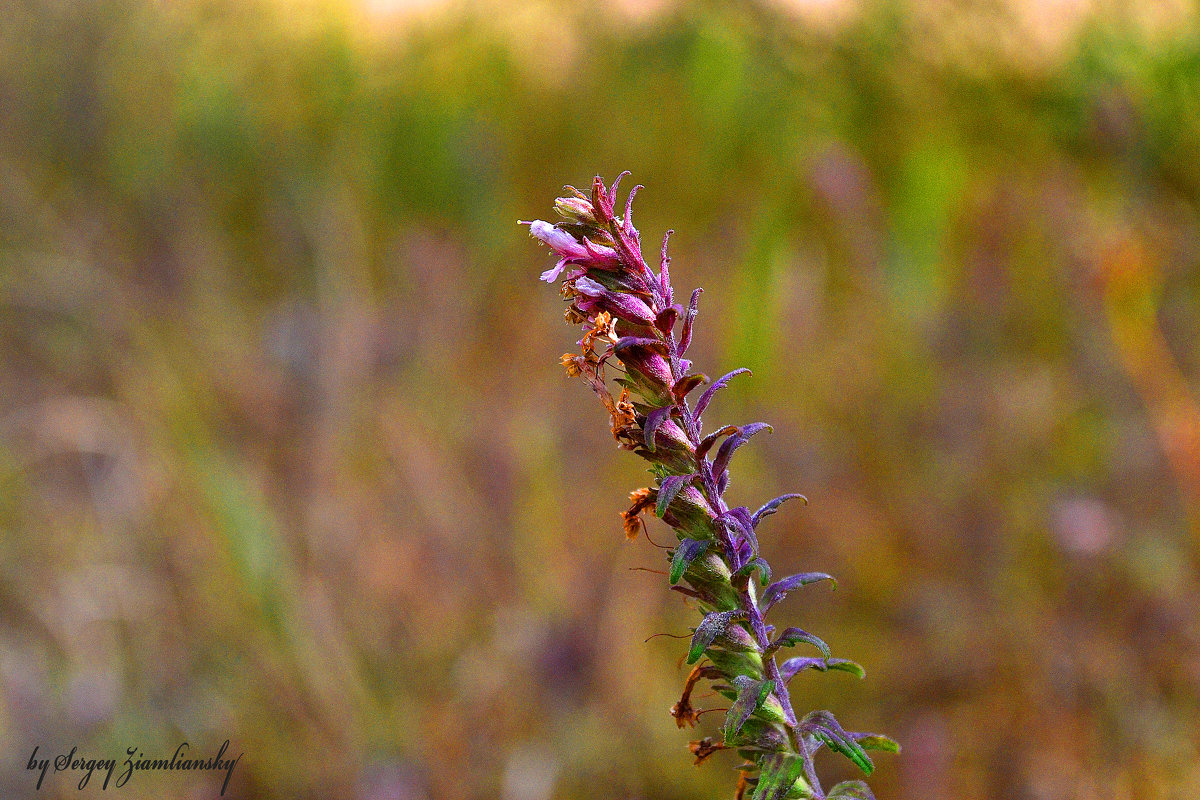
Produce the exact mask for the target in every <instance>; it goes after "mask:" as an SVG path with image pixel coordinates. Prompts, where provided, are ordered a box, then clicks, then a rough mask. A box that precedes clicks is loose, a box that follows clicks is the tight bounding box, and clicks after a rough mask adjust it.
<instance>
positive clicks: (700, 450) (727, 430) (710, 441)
mask: <svg viewBox="0 0 1200 800" xmlns="http://www.w3.org/2000/svg"><path fill="white" fill-rule="evenodd" d="M737 429H738V428H737V425H726V426H725V427H724V428H721V429H720V430H716V431H713V432H712V433H710V434H708V435H707V436H705V437H704V438H703V439H701V440H700V444H698V445H696V459H697V460H699V459H701V458H704V456H705V455H707V454H708V451H709V450H710V449H712V446H713V445H714V444H716V443H717V439H720V438H721V437H722V436H729V435H730V434H732V433H737Z"/></svg>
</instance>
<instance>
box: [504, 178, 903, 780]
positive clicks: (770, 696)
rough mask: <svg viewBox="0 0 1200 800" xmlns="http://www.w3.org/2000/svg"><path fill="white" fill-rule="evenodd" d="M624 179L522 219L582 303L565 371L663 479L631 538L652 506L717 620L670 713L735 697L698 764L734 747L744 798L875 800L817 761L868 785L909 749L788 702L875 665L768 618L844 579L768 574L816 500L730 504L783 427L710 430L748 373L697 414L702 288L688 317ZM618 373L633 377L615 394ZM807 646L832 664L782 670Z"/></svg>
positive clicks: (700, 404) (566, 290)
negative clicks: (621, 203) (724, 399)
mask: <svg viewBox="0 0 1200 800" xmlns="http://www.w3.org/2000/svg"><path fill="white" fill-rule="evenodd" d="M626 174H628V173H622V174H621V175H620V176H618V177H617V179H616V180H615V181H613V184H612V186H611V187H607V188H606V187H605V185H604V182H603V181H602V180H601V179H600V178H599V177H597V178H596V179H595V180H594V181H593V183H592V191H591V194H590V196H589V195H586V194H584V193H582V192H580V191H579V190H577V189H575V188H574V187H571V186H568V187H566V190H567V191H568V192H569V195H568V196H564V197H560V198H558V199H557V200H556V201H555V204H554V205H555V209H556V210H557V211H558V213H559V214H560V215H561V216H562V217H563V219H564V221H562V222H559V223H557V224H551V223H548V222H544V221H542V220H535V221H533V222H528V223H523V224H527V225H529V231H530V234H531V235H532V236H534V237H535V238H537V239H539V240H541V241H542V242H543V243H545V244H546V245H548V246H549V247H550V249H551V250H553V251H554V252H555V254H556V255H557V256H558V262H557V263H556V264H555V265H554V267H553V268H551V269H549V270H547V271H546V272H544V273H542V279H543V280H545V281H547V282H549V283H553V282H554V281H556V280H559V279H561V280H562V295H563V297H564V298H565V299H566V301H567V302H569V303H570V305H569V306H568V307H567V311H566V319H567V321H568V322H570V323H572V324H577V325H582V326H583V331H584V333H583V338H582V339H581V340H580V341H579V346H580V351H579V352H578V353H568V354H566V355H564V356H563V357H562V363H563V366H564V367H565V368H566V371H567V374H568V375H571V376H575V377H581V378H583V379H584V381H586V382H587V384H588V385H589V386H590V387H591V388H592V391H593V392H595V393H596V395H597V397H599V399H600V402H601V403H603V405H604V407H605V408H606V409H607V410H608V413H609V417H610V424H611V427H612V433H613V437H614V438H615V439H616V441H617V443H618V445H619V446H620V447H622V448H625V449H628V450H632V451H634V452H635V453H637V454H638V455H640V456H642V457H643V458H645V459H646V460H647V461H649V462H650V464H651V465H652V470H651V471H652V472H653V474H654V476H655V485H654V486H650V487H646V488H642V489H637V490H636V491H634V492H633V493H632V494H631V495H630V499H631V501H632V504H631V505H630V507H629V509H628V510H626V511H624V512H622V515H621V516H622V518H623V520H624V527H625V533H626V535H627V536H628V537H629V538H631V539H632V538H635V537H636V536H637V535H638V532H639V531H640V530H641V529H642V527H643V526H644V522H643V520H642V514H643V513H645V512H647V511H652V512H653V513H654V514H655V516H657V517H659V518H661V519H662V520H663V521H664V522H666V523H667V524H668V525H669V526H671V528H673V529H674V531H675V533H676V535H677V537H678V544H677V545H676V546H675V547H674V548H673V549H672V551H671V554H670V572H669V580H670V583H671V588H672V589H673V590H674V591H676V592H680V593H682V594H684V595H686V596H688V597H691V598H693V599H694V600H695V602H696V604H697V605H698V607H699V609H700V611H701V612H702V613H703V614H704V617H703V619H702V620H700V622H699V624H698V625H697V626H696V628H695V631H694V633H693V635H692V638H691V646H690V647H689V649H688V653H687V662H688V663H689V664H693V665H695V666H694V667H693V668H692V670H691V673H690V674H689V675H688V677H687V682H686V684H685V685H684V689H683V695H682V697H681V698H680V700H679V702H678V703H676V704H675V706H674V707H673V708H672V709H671V714H672V716H674V718H675V721H676V724H677V725H678V726H679V727H681V728H682V727H684V726H694V725H695V724H696V720H697V717H698V716H699V713H698V712H697V711H696V710H695V709H694V708H693V707H692V705H691V702H690V698H691V695H692V691H693V689H694V688H695V686H696V684H697V683H698V682H700V681H709V682H711V683H712V688H713V689H714V690H715V691H716V692H718V693H720V694H722V695H724V696H725V697H727V698H728V699H729V700H730V706H729V709H728V710H727V712H726V715H725V722H724V724H723V725H722V729H721V736H720V738H717V739H714V738H712V737H706V738H703V739H700V740H699V741H694V742H691V744H690V748H691V752H692V754H693V755H694V756H695V761H696V763H697V764H699V763H700V762H702V761H703V760H704V759H706V758H708V757H709V756H710V755H712V754H713V753H715V752H717V751H719V750H735V751H736V752H737V753H738V755H740V756H741V757H742V758H743V759H745V763H744V764H743V765H742V766H741V767H739V769H740V770H741V778H740V780H739V782H738V789H737V797H738V798H739V800H742V798H744V797H745V796H746V793H747V792H751V798H752V800H784V799H785V798H806V799H807V798H817V799H820V798H829V800H835V799H836V798H842V799H843V800H862V799H863V798H872V797H873V796H872V794H871V791H870V789H869V788H868V787H867V785H866V783H864V782H863V781H858V780H854V781H844V782H842V783H839V784H837V785H836V786H833V787H832V788H831V789H829V790H828V791H826V790H825V789H824V788H822V785H821V782H820V780H819V779H818V777H817V773H816V769H815V767H814V764H813V756H814V754H815V753H816V752H817V751H818V750H819V749H820V748H821V747H828V748H830V749H831V750H834V751H836V752H838V753H841V754H842V755H844V756H846V757H847V758H849V759H850V760H851V761H853V762H854V763H855V764H856V765H858V767H859V768H860V769H861V770H862V771H863V772H864V773H865V774H867V775H870V774H871V771H872V770H873V765H872V763H871V759H870V758H869V757H868V755H867V753H866V751H867V750H870V749H876V750H887V751H891V752H897V751H898V750H899V747H898V746H897V745H896V743H895V742H893V741H892V740H891V739H888V738H887V737H885V736H879V735H876V734H867V733H852V732H849V731H847V730H845V729H844V728H843V727H842V726H841V724H840V723H838V721H837V720H836V719H835V718H834V716H833V714H831V713H830V712H828V711H813V712H811V713H809V714H807V715H805V716H803V717H798V716H797V715H796V713H795V711H794V710H793V709H792V703H791V700H790V698H789V696H788V682H789V681H790V680H791V679H792V678H793V677H794V676H795V675H796V674H798V673H800V672H802V671H804V670H809V669H812V670H816V671H820V672H825V671H827V670H841V671H844V672H850V673H853V674H855V675H858V676H859V677H862V676H863V675H864V672H863V669H862V667H861V666H859V665H858V664H856V663H854V662H853V661H848V660H846V659H842V658H833V656H832V653H831V652H830V649H829V646H828V645H827V644H825V642H824V641H822V640H821V639H819V638H817V637H816V636H814V635H813V634H811V633H808V632H806V631H803V630H800V629H799V628H786V629H784V630H783V631H782V632H778V631H776V629H775V627H774V626H772V625H769V624H767V622H766V621H765V620H764V615H765V614H766V613H767V612H768V611H769V610H770V609H771V607H772V606H774V605H775V604H776V603H778V602H779V601H780V600H782V599H783V598H784V596H785V595H786V594H787V593H788V592H791V591H793V590H795V589H798V588H800V587H802V586H805V585H807V584H810V583H816V582H818V581H830V582H831V583H832V584H833V585H836V583H834V581H833V578H832V577H831V576H829V575H826V574H824V573H821V572H805V573H800V574H798V575H792V576H791V577H788V578H784V579H783V580H779V581H775V582H772V578H771V568H770V566H769V565H768V564H767V562H766V560H765V559H764V558H763V557H762V555H761V554H760V552H759V546H758V538H757V536H756V533H755V530H756V529H757V527H758V525H759V523H760V522H761V521H762V520H763V518H765V517H767V516H769V515H771V514H774V513H775V512H776V511H777V510H778V509H779V507H780V506H781V505H782V504H783V503H785V502H786V501H788V500H793V499H800V500H803V497H802V496H801V495H798V494H785V495H783V496H781V497H776V498H775V499H774V500H771V501H769V502H767V503H766V504H764V505H763V506H762V507H761V508H759V509H758V510H757V511H754V512H751V511H750V509H749V508H747V507H745V506H738V507H736V508H730V507H729V506H728V505H727V504H726V502H725V499H724V493H725V489H726V487H727V486H728V485H729V462H730V459H731V457H732V456H733V454H734V452H735V451H736V450H737V449H738V448H739V447H741V446H742V445H743V444H745V443H746V442H747V441H748V440H749V439H750V437H752V436H754V435H755V434H756V433H759V432H761V431H763V430H770V427H769V426H768V425H766V424H764V423H761V422H755V423H750V424H748V425H726V426H724V427H720V428H717V429H716V430H713V431H711V432H709V433H705V432H704V427H703V424H702V415H703V414H704V413H705V411H706V410H707V409H708V405H709V403H710V402H711V401H712V399H713V396H714V395H715V394H716V393H717V391H719V390H720V389H721V388H722V387H724V386H725V385H726V384H727V383H728V382H729V381H730V379H732V378H734V377H735V376H737V375H740V374H742V373H748V372H749V370H746V369H737V370H734V371H733V372H730V373H729V374H728V375H725V376H724V377H721V378H719V379H717V380H716V381H713V382H712V383H711V384H709V385H708V386H707V388H706V389H705V390H704V391H703V393H701V394H700V396H699V397H698V398H697V399H696V400H695V403H694V404H693V403H691V402H690V401H689V399H688V397H689V395H690V394H691V393H692V392H693V391H694V390H696V389H698V388H699V387H700V386H702V385H704V384H706V383H708V379H707V378H706V377H705V376H704V375H701V374H699V373H695V372H692V369H691V368H692V365H691V362H690V361H688V360H687V359H686V358H684V356H685V354H686V353H687V350H688V346H689V345H690V344H691V340H692V324H693V322H694V321H695V319H696V312H697V309H698V304H699V300H700V293H701V291H702V290H700V289H696V290H695V291H694V292H692V295H691V299H690V301H689V302H688V304H687V306H686V307H685V306H683V305H681V304H679V303H676V302H675V299H674V291H673V289H672V287H671V279H670V273H669V271H668V267H669V264H670V259H669V258H668V257H667V239H668V238H669V237H670V235H671V231H668V232H667V235H666V237H664V238H663V244H662V257H661V261H660V266H659V271H658V273H657V274H655V272H654V271H653V270H652V269H650V267H648V266H647V265H646V262H645V260H644V258H643V257H642V250H641V237H640V235H639V233H638V231H637V229H636V228H634V227H633V216H632V207H633V198H634V195H636V194H637V191H638V189H640V188H641V187H640V186H635V187H634V188H633V189H632V190H631V191H630V192H629V196H628V198H627V200H626V202H625V210H624V215H623V216H616V215H615V213H614V212H615V203H616V195H617V185H618V184H619V183H620V181H621V178H623V177H624V176H625V175H626ZM677 328H678V330H679V333H678V336H677V335H676V329H677ZM606 367H607V368H612V369H613V370H617V371H620V372H621V377H618V378H616V380H615V383H616V384H617V385H618V386H619V387H620V392H619V394H617V395H616V396H615V397H614V395H613V391H612V390H610V387H609V383H608V381H607V379H606V377H605V369H606ZM714 450H715V452H714ZM805 502H807V501H805ZM760 590H761V591H762V593H761V596H760V595H759V591H760ZM798 645H806V646H808V647H811V648H813V649H814V650H815V651H816V652H817V653H819V655H817V656H799V657H795V658H789V659H786V660H784V661H783V663H779V662H778V661H777V660H776V656H777V654H779V652H780V651H781V650H783V649H784V648H792V647H795V646H798Z"/></svg>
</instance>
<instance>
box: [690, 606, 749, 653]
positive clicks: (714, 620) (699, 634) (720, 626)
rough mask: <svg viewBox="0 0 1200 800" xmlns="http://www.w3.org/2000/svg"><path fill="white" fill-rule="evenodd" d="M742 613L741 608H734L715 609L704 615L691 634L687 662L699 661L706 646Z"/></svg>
mask: <svg viewBox="0 0 1200 800" xmlns="http://www.w3.org/2000/svg"><path fill="white" fill-rule="evenodd" d="M744 613H745V612H744V611H742V610H741V609H734V610H733V611H715V612H713V613H712V614H709V615H707V616H705V617H704V619H703V620H701V621H700V625H699V626H697V628H696V632H695V633H694V634H693V635H692V646H691V648H690V649H689V650H688V657H687V663H689V664H695V663H696V662H697V661H699V660H700V656H702V655H704V651H705V650H706V649H708V646H709V645H711V644H712V643H713V642H714V641H716V639H717V637H718V636H720V635H721V634H722V633H724V632H725V629H726V628H728V627H729V623H730V622H732V621H733V620H734V619H737V618H738V617H740V616H742V614H744Z"/></svg>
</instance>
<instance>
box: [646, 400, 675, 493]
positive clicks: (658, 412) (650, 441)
mask: <svg viewBox="0 0 1200 800" xmlns="http://www.w3.org/2000/svg"><path fill="white" fill-rule="evenodd" d="M673 410H674V406H663V407H662V408H656V409H654V410H653V411H651V412H650V413H649V414H647V415H646V427H644V428H643V429H642V437H643V438H644V439H645V440H646V449H647V450H649V451H650V452H651V453H653V452H654V433H655V431H657V430H658V428H659V426H660V425H662V424H663V423H664V422H666V421H667V418H668V417H670V416H671V412H672V411H673ZM659 516H662V515H661V514H660V515H659Z"/></svg>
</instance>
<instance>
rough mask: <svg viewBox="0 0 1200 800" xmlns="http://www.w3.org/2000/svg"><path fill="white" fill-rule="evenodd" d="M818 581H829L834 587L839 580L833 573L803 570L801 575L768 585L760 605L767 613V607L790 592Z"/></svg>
mask: <svg viewBox="0 0 1200 800" xmlns="http://www.w3.org/2000/svg"><path fill="white" fill-rule="evenodd" d="M817 581H829V582H830V583H832V584H833V588H835V589H836V588H837V580H836V579H834V577H833V576H832V575H826V574H825V573H824V572H801V573H800V574H799V575H792V576H790V577H787V578H784V579H783V580H781V581H777V582H776V583H772V584H771V585H770V586H768V587H767V591H765V592H763V596H762V602H761V603H760V604H759V605H760V607H761V608H762V610H763V613H764V614H765V613H767V609H769V608H770V607H771V606H773V605H775V604H776V603H778V602H779V601H780V600H782V599H783V598H785V597H787V593H788V592H790V591H792V590H793V589H799V588H800V587H801V586H807V585H808V584H810V583H816V582H817Z"/></svg>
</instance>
